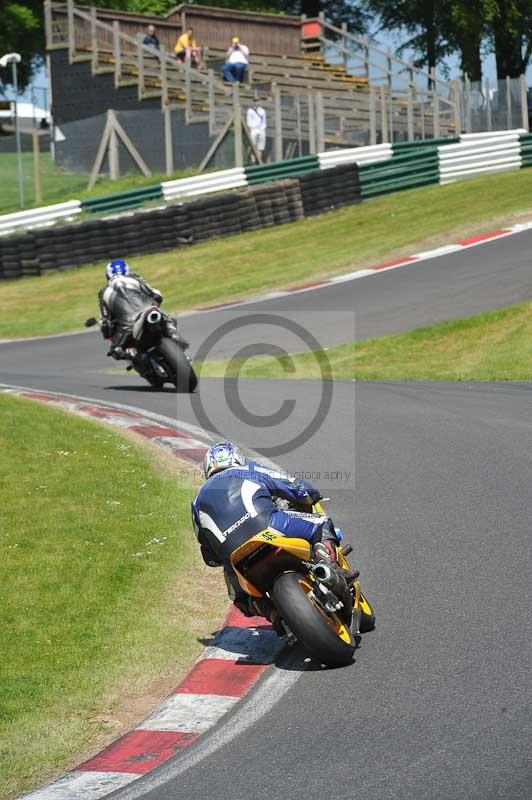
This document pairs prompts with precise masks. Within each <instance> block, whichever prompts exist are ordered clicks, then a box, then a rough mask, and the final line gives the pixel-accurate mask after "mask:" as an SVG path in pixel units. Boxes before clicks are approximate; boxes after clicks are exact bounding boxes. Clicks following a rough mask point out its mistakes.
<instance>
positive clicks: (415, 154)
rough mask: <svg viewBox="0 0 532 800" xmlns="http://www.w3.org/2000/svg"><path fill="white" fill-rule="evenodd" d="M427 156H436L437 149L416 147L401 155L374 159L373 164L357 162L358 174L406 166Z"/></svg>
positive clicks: (419, 161)
mask: <svg viewBox="0 0 532 800" xmlns="http://www.w3.org/2000/svg"><path fill="white" fill-rule="evenodd" d="M427 158H435V159H437V158H438V151H437V149H436V148H435V147H434V148H433V149H432V150H430V149H428V148H426V147H425V148H422V149H419V148H418V149H416V150H412V151H410V152H408V153H402V154H401V155H397V156H392V157H391V158H387V159H385V160H384V161H375V162H374V163H373V164H359V165H358V171H359V173H360V175H367V174H371V173H372V172H380V170H382V169H388V168H389V167H392V166H393V167H396V166H398V167H399V166H401V167H408V166H409V165H411V164H417V163H421V162H422V161H423V160H424V159H427Z"/></svg>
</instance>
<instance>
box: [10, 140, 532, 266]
mask: <svg viewBox="0 0 532 800" xmlns="http://www.w3.org/2000/svg"><path fill="white" fill-rule="evenodd" d="M355 150H358V153H359V159H360V161H359V163H357V162H353V161H352V158H353V155H355V153H354V152H353V151H355ZM383 156H385V157H384V158H383ZM338 158H341V159H342V161H341V163H339V164H334V161H335V160H336V159H338ZM528 166H532V134H528V133H525V132H523V131H522V130H516V131H504V132H498V133H494V134H491V133H486V134H472V135H469V134H466V135H464V136H461V137H460V139H458V137H456V138H454V139H452V140H449V139H446V140H444V141H443V142H442V141H441V140H438V139H436V140H433V141H430V140H429V141H427V140H425V141H423V142H409V143H405V144H395V145H393V147H392V146H391V145H388V144H384V145H377V146H375V147H372V148H349V149H348V150H344V151H341V150H340V151H329V152H326V153H320V154H319V156H315V155H312V156H304V157H302V158H297V159H292V160H290V161H282V162H275V163H273V164H266V165H255V166H253V167H247V168H243V169H242V168H238V169H235V170H224V171H221V172H215V173H210V174H207V175H200V176H194V177H193V178H185V179H182V180H180V181H167V182H165V184H163V185H162V186H159V185H157V186H155V187H154V186H152V187H145V188H144V189H142V190H133V191H132V192H120V193H117V194H115V195H111V196H108V197H106V198H94V199H93V200H90V201H85V202H84V204H83V208H86V207H87V203H88V204H90V210H91V211H93V212H95V211H100V212H103V211H118V210H120V209H121V208H122V207H123V206H122V203H131V202H133V201H134V202H136V203H137V204H140V202H141V201H142V202H143V201H144V200H145V198H146V196H147V195H149V193H150V192H153V194H152V195H151V197H152V199H158V198H159V197H163V192H164V199H165V200H166V199H170V196H172V198H173V197H176V198H178V197H180V196H183V197H184V198H187V196H188V194H187V193H188V192H190V195H191V196H197V195H198V194H208V193H214V192H216V193H217V194H215V195H214V196H213V197H208V198H203V199H198V200H190V201H187V202H184V203H179V204H177V205H169V206H166V207H163V208H157V209H145V210H143V211H137V212H136V213H129V214H123V215H121V216H117V217H113V218H105V219H97V220H96V219H92V220H91V219H88V220H85V221H82V222H78V223H77V224H66V225H62V226H57V227H56V228H53V227H47V228H46V227H40V226H43V225H47V224H48V225H49V224H50V220H52V221H53V219H54V216H52V215H53V214H55V213H56V211H55V210H57V216H58V217H59V214H60V215H61V216H62V217H65V216H73V215H74V214H79V213H80V211H81V210H82V204H81V203H79V201H71V202H70V203H62V204H59V205H58V206H48V207H46V208H43V209H35V210H34V211H30V212H22V213H21V214H9V215H6V216H4V217H0V232H1V231H2V230H5V231H9V230H16V221H17V220H18V221H19V224H20V227H22V226H23V225H26V226H29V224H30V223H29V220H30V219H31V226H32V228H33V229H32V230H29V231H27V232H25V233H22V232H21V233H20V234H18V235H15V236H4V237H2V236H0V278H19V277H24V276H26V275H41V274H43V273H46V272H47V271H50V270H61V269H71V268H72V267H76V266H80V265H82V264H90V263H94V262H96V261H100V260H103V259H108V258H109V257H111V256H113V254H114V255H115V256H116V257H118V256H120V255H123V256H128V257H129V256H134V255H140V254H144V253H153V252H158V251H164V250H173V249H175V248H177V247H182V246H183V245H186V244H192V243H194V242H199V241H204V240H206V239H211V238H216V237H222V236H230V235H233V234H238V233H244V232H246V231H253V230H258V229H259V228H264V227H268V226H271V225H280V224H284V223H286V222H293V221H296V220H299V219H302V218H303V217H304V216H312V215H314V214H321V213H322V212H324V211H327V210H329V209H333V208H339V207H341V206H344V205H350V204H353V203H358V202H360V200H361V199H365V198H367V199H369V198H373V197H378V196H379V195H384V194H389V193H391V192H397V191H402V190H405V189H412V188H415V187H419V186H427V185H430V184H435V183H451V182H453V181H455V180H462V179H464V178H468V177H473V176H475V175H484V174H489V173H492V172H493V173H497V172H504V171H508V170H513V169H519V168H520V167H528ZM287 173H288V174H289V175H290V176H291V177H290V178H288V177H287ZM249 184H257V185H254V186H249ZM165 187H166V188H165ZM229 189H230V190H231V191H227V190H229ZM235 190H236V191H235ZM174 192H175V194H174ZM141 198H143V199H142V200H141ZM50 212H51V213H50ZM28 215H31V217H30V216H28ZM13 218H17V220H16V221H15V222H13ZM56 218H57V217H56ZM9 225H11V229H10V228H9V227H8V226H9Z"/></svg>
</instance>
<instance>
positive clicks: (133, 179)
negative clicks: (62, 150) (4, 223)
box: [0, 153, 197, 214]
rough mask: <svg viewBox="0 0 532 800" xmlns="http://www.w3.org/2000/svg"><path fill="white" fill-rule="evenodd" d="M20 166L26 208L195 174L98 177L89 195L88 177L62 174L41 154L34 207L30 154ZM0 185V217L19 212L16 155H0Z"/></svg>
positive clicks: (188, 172)
mask: <svg viewBox="0 0 532 800" xmlns="http://www.w3.org/2000/svg"><path fill="white" fill-rule="evenodd" d="M22 166H23V173H24V199H25V203H26V208H34V207H35V206H44V205H52V204H53V203H64V202H66V201H67V200H72V199H74V200H85V199H87V198H89V197H100V196H101V195H106V194H114V192H124V191H127V190H129V189H138V188H140V187H142V186H150V185H151V184H154V183H161V181H169V180H174V179H175V178H186V177H187V176H189V175H194V174H195V173H196V172H197V170H195V169H188V170H180V171H179V172H175V173H174V174H173V175H169V176H168V175H163V174H162V173H156V174H154V175H152V176H151V177H150V178H145V177H144V175H138V174H135V175H123V176H122V177H121V178H119V179H118V180H117V181H112V180H111V179H110V178H105V177H101V178H98V180H97V182H96V185H95V187H94V189H92V191H90V192H89V191H88V190H87V184H88V182H89V178H88V176H87V175H82V174H79V173H70V172H65V171H64V170H63V169H60V168H58V167H56V166H55V165H54V163H53V161H52V159H51V157H50V154H49V153H41V158H40V171H41V185H42V195H43V199H42V201H41V202H40V203H36V202H35V190H34V178H33V154H32V153H23V154H22ZM0 181H1V185H2V193H1V196H0V214H9V213H11V212H13V211H20V206H19V194H18V172H17V157H16V154H14V153H0Z"/></svg>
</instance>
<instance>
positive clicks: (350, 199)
mask: <svg viewBox="0 0 532 800" xmlns="http://www.w3.org/2000/svg"><path fill="white" fill-rule="evenodd" d="M299 185H300V189H301V197H302V200H303V208H304V212H305V216H306V217H310V216H313V215H314V214H322V213H323V212H324V211H329V210H331V209H333V208H340V207H341V206H346V205H353V204H354V203H359V202H360V201H361V199H362V198H361V195H360V179H359V176H358V167H357V165H356V164H340V165H339V166H337V167H331V169H323V170H315V171H313V172H308V173H307V174H306V175H302V176H301V177H300V178H299Z"/></svg>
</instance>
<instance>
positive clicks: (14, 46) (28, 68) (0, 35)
mask: <svg viewBox="0 0 532 800" xmlns="http://www.w3.org/2000/svg"><path fill="white" fill-rule="evenodd" d="M4 53H20V55H21V56H22V61H21V63H20V64H19V65H18V67H17V77H18V82H19V85H20V88H21V90H22V89H24V87H25V86H26V84H27V83H28V81H29V80H30V79H31V76H32V75H33V72H34V71H35V69H36V68H37V67H38V66H39V64H40V63H42V57H43V54H44V20H43V10H42V2H40V0H29V2H9V0H8V2H7V3H6V5H5V6H4V8H3V9H2V25H1V26H0V56H2V55H3V54H4ZM11 75H12V72H11V67H8V68H7V69H0V79H1V81H2V84H4V85H5V84H11Z"/></svg>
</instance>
